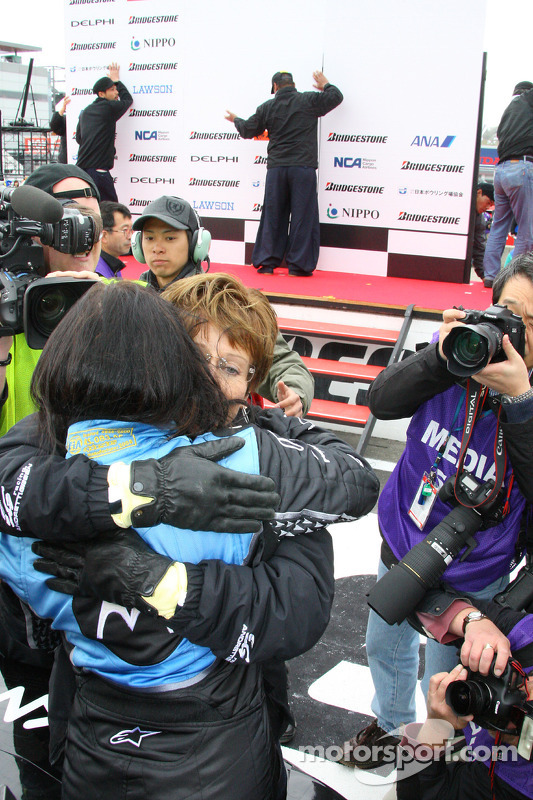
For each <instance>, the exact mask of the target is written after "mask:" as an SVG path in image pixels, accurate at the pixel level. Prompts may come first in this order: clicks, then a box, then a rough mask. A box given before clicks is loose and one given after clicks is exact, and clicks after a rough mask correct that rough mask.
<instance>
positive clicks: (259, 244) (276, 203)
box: [225, 70, 343, 276]
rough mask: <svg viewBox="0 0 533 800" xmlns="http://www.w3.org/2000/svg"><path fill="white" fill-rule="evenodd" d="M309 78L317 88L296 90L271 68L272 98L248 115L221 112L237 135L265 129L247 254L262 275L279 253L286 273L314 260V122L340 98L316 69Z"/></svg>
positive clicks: (306, 269) (309, 268)
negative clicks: (258, 202)
mask: <svg viewBox="0 0 533 800" xmlns="http://www.w3.org/2000/svg"><path fill="white" fill-rule="evenodd" d="M313 78H314V80H315V84H314V86H315V89H318V91H317V92H297V91H296V87H295V85H294V82H293V79H292V75H291V73H290V72H276V74H275V75H273V76H272V94H274V95H275V97H274V98H273V99H272V100H267V102H266V103H263V104H262V105H260V106H258V108H257V109H256V112H255V114H252V116H251V117H250V118H249V119H246V120H245V119H241V117H237V116H236V115H235V114H233V112H231V111H227V112H226V117H225V118H226V119H227V120H228V121H229V122H233V123H234V125H235V127H236V128H237V130H238V131H239V133H240V135H241V136H242V137H243V139H252V138H253V137H254V136H259V135H260V134H261V133H263V131H264V130H265V129H266V130H268V138H269V142H268V148H267V153H268V160H267V178H266V184H265V197H264V200H263V210H262V212H261V221H260V223H259V230H258V231H257V238H256V240H255V247H254V252H253V255H252V264H253V265H254V267H256V269H257V270H258V272H261V273H263V274H270V275H271V274H272V273H273V272H274V268H275V267H279V266H280V264H281V262H282V260H283V256H285V259H286V262H287V265H288V267H289V275H299V276H308V275H311V274H312V272H313V270H314V269H315V267H316V264H317V261H318V254H319V249H320V228H319V222H318V200H317V193H316V169H317V167H318V146H317V124H318V118H319V117H323V116H324V115H325V114H327V113H328V112H329V111H332V110H333V109H334V108H336V107H337V106H338V105H339V104H340V103H342V100H343V97H342V94H341V92H340V91H339V89H337V87H336V86H333V85H332V84H331V83H328V80H327V78H326V77H325V75H324V74H323V73H322V72H320V71H319V70H316V71H315V72H313ZM289 219H290V232H289Z"/></svg>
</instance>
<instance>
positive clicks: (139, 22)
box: [128, 14, 179, 25]
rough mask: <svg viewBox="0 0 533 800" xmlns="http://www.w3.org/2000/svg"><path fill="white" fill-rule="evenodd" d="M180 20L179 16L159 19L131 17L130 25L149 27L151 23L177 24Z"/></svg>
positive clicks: (173, 15)
mask: <svg viewBox="0 0 533 800" xmlns="http://www.w3.org/2000/svg"><path fill="white" fill-rule="evenodd" d="M178 19H179V16H178V14H172V15H169V16H159V17H130V18H129V20H128V25H147V24H148V23H150V22H177V21H178Z"/></svg>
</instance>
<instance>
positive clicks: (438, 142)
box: [411, 136, 456, 147]
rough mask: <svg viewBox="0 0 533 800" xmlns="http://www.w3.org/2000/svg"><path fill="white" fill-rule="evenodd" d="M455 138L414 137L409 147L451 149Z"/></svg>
mask: <svg viewBox="0 0 533 800" xmlns="http://www.w3.org/2000/svg"><path fill="white" fill-rule="evenodd" d="M455 138H456V137H455V136H444V137H443V136H440V137H439V136H415V138H414V139H413V141H412V142H411V147H451V145H452V144H453V142H454V141H455Z"/></svg>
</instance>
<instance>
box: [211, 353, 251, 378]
mask: <svg viewBox="0 0 533 800" xmlns="http://www.w3.org/2000/svg"><path fill="white" fill-rule="evenodd" d="M205 360H206V361H207V363H208V364H210V365H211V366H213V367H216V368H217V369H219V370H220V371H221V372H222V373H223V375H224V377H225V378H227V379H228V380H236V379H239V378H240V379H242V378H244V380H245V381H246V383H250V381H251V380H252V378H253V377H254V375H255V367H254V366H253V365H251V366H249V367H241V366H239V364H237V363H236V362H233V363H231V364H230V362H229V361H228V360H227V359H226V358H222V357H221V356H214V357H213V356H212V355H211V353H206V354H205Z"/></svg>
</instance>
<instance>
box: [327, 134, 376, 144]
mask: <svg viewBox="0 0 533 800" xmlns="http://www.w3.org/2000/svg"><path fill="white" fill-rule="evenodd" d="M388 138H389V137H388V136H367V135H364V134H360V133H330V134H329V135H328V142H357V143H358V144H365V143H366V144H386V143H387V140H388Z"/></svg>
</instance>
